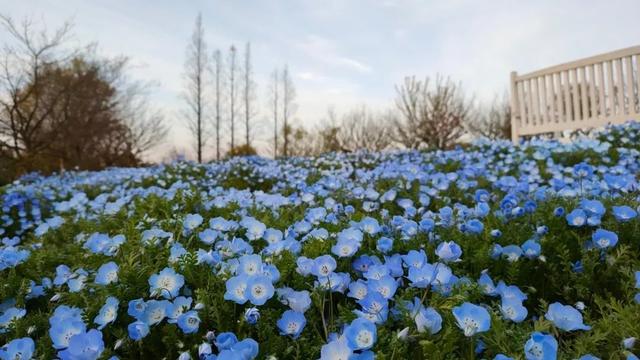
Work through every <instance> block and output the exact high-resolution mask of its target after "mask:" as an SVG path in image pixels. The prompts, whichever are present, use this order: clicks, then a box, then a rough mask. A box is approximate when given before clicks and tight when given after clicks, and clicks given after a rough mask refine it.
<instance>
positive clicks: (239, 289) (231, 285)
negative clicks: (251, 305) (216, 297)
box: [224, 275, 249, 305]
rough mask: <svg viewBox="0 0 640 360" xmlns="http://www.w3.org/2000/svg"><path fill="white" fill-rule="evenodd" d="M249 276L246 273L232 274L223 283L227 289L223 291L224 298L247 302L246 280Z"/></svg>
mask: <svg viewBox="0 0 640 360" xmlns="http://www.w3.org/2000/svg"><path fill="white" fill-rule="evenodd" d="M248 281H249V277H248V276H246V275H240V276H234V277H232V278H230V279H229V280H227V282H226V283H225V286H226V289H227V291H226V292H225V293H224V299H225V300H231V301H234V302H235V303H237V304H240V305H242V304H244V303H245V302H247V282H248Z"/></svg>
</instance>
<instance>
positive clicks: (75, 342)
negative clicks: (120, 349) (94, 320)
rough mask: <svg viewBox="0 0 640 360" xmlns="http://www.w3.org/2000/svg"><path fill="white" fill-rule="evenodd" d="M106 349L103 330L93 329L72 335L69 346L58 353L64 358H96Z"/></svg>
mask: <svg viewBox="0 0 640 360" xmlns="http://www.w3.org/2000/svg"><path fill="white" fill-rule="evenodd" d="M103 351H104V341H103V340H102V332H100V331H98V330H95V329H91V330H89V331H88V332H86V333H85V332H82V333H79V334H76V335H74V336H72V337H71V339H70V340H69V347H68V348H67V349H66V350H63V351H61V352H59V353H58V356H59V357H60V359H62V360H95V359H98V358H99V357H100V354H102V352H103Z"/></svg>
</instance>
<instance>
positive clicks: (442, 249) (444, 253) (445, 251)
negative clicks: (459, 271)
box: [436, 241, 462, 262]
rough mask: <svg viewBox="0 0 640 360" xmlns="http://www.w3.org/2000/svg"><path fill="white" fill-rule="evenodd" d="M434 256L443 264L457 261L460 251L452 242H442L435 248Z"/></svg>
mask: <svg viewBox="0 0 640 360" xmlns="http://www.w3.org/2000/svg"><path fill="white" fill-rule="evenodd" d="M436 255H438V257H439V258H440V260H442V261H444V262H451V261H458V260H459V259H460V256H461V255H462V249H461V248H460V245H458V244H456V243H455V242H453V241H444V242H441V243H440V244H439V245H438V247H437V248H436Z"/></svg>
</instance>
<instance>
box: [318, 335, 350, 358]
mask: <svg viewBox="0 0 640 360" xmlns="http://www.w3.org/2000/svg"><path fill="white" fill-rule="evenodd" d="M352 355H353V350H352V349H351V347H350V346H349V345H348V344H347V338H346V337H341V338H338V339H335V340H333V341H330V342H329V343H328V344H325V345H323V346H322V348H321V349H320V360H335V359H351V356H352Z"/></svg>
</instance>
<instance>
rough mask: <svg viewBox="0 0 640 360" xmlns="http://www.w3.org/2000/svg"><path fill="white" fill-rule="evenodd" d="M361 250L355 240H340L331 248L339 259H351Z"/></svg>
mask: <svg viewBox="0 0 640 360" xmlns="http://www.w3.org/2000/svg"><path fill="white" fill-rule="evenodd" d="M359 248H360V243H359V242H358V241H356V240H353V239H338V242H337V243H336V244H335V245H333V246H332V247H331V253H333V254H334V255H336V256H337V257H351V256H353V255H355V253H356V252H357V251H358V249H359Z"/></svg>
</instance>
